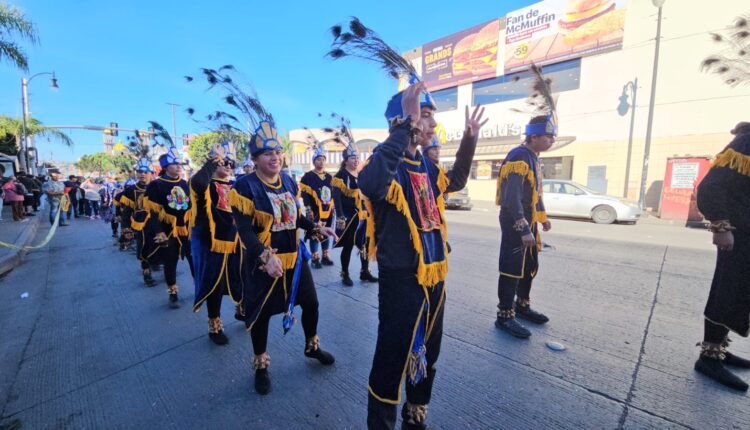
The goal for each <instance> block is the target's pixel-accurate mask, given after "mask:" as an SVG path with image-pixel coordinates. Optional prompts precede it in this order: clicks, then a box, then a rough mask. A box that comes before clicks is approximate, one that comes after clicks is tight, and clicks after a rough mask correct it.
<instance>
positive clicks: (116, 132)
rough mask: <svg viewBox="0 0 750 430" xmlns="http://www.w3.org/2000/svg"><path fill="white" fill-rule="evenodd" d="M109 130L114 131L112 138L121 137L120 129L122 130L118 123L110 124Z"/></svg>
mask: <svg viewBox="0 0 750 430" xmlns="http://www.w3.org/2000/svg"><path fill="white" fill-rule="evenodd" d="M109 128H110V129H111V131H112V136H118V135H119V130H118V129H119V128H120V125H119V124H118V123H116V122H110V123H109Z"/></svg>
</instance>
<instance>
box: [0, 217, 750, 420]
mask: <svg viewBox="0 0 750 430" xmlns="http://www.w3.org/2000/svg"><path fill="white" fill-rule="evenodd" d="M449 218H450V219H451V220H452V223H451V224H450V225H449V235H450V242H451V245H452V247H453V253H452V254H451V259H450V267H451V270H450V274H449V276H448V299H447V305H446V322H445V336H444V339H443V348H442V355H441V358H440V361H439V362H438V374H437V379H436V382H435V389H434V394H433V401H432V404H431V405H430V422H431V423H433V424H436V425H437V426H438V427H439V428H442V429H526V428H528V429H540V428H564V429H580V428H591V429H615V428H625V429H635V428H658V429H668V428H694V429H703V428H715V429H742V428H750V407H748V405H749V404H750V402H749V401H748V396H747V395H738V394H735V393H732V392H728V391H726V390H724V389H722V388H719V387H717V386H716V385H714V384H713V383H712V382H710V381H706V380H705V379H704V378H702V377H700V376H699V375H696V374H695V373H694V371H693V370H692V365H693V362H694V360H695V358H696V357H697V354H698V348H696V347H695V343H696V342H698V341H699V340H701V335H702V332H701V330H702V317H701V311H702V307H703V304H704V301H705V298H706V296H707V293H708V287H709V284H710V280H711V275H712V270H713V264H714V254H713V252H712V251H711V249H710V245H709V244H708V243H707V241H708V240H709V236H708V235H707V233H705V232H700V231H685V230H684V229H682V233H680V232H679V231H678V230H674V231H672V227H670V226H650V225H649V224H648V223H643V224H642V226H641V225H639V226H618V225H615V226H595V225H593V224H590V223H585V222H579V221H558V220H555V221H553V222H554V224H555V226H554V230H553V232H551V233H550V234H548V235H546V236H545V239H544V240H545V243H547V244H548V245H550V246H552V247H553V248H548V250H547V251H545V252H544V253H543V254H542V256H541V264H542V266H541V270H540V274H539V276H538V278H537V281H536V282H535V286H534V289H533V290H532V300H533V305H534V306H535V307H536V308H538V309H539V310H541V311H543V312H545V313H546V314H547V315H548V316H549V317H550V318H551V321H550V323H548V324H547V325H546V326H544V327H531V329H532V331H533V335H532V337H531V338H530V339H529V340H527V341H519V340H517V339H513V338H510V337H508V336H507V335H505V334H504V333H502V332H499V331H498V330H497V329H496V328H495V327H494V325H493V323H494V318H495V304H496V300H497V299H496V282H497V279H496V276H497V253H498V241H499V238H498V236H499V234H498V229H497V227H496V224H494V223H493V222H491V221H492V220H494V214H493V213H492V212H491V211H490V210H488V211H487V212H486V213H484V214H482V211H479V210H477V211H472V212H464V213H458V212H451V213H450V214H449ZM644 227H645V228H644ZM624 228H627V229H629V230H623V229H624ZM659 228H662V230H659ZM45 229H46V226H45V227H44V228H43V229H41V231H40V233H39V236H41V235H43V234H44V233H45V231H44V230H45ZM654 229H656V230H654ZM664 229H666V230H664ZM586 230H590V232H589V233H587V234H584V233H585V231H586ZM581 231H583V232H584V233H581ZM623 231H625V233H623ZM653 231H656V232H661V233H663V234H657V236H658V237H659V238H660V239H654V236H653V234H652V233H653ZM667 233H668V234H667ZM683 234H685V236H684V238H683V239H680V237H682V236H683ZM693 234H699V235H700V236H694V237H693ZM649 235H651V236H652V237H651V238H648V237H646V236H649ZM665 238H666V239H665ZM685 238H687V239H685ZM675 241H676V242H677V243H679V242H684V244H683V245H682V246H681V245H679V244H674V243H675ZM334 256H336V257H337V254H334ZM336 259H337V258H336ZM353 265H354V267H353V269H354V270H352V272H356V270H358V263H357V262H356V261H355V262H353ZM338 271H339V268H338V267H334V268H326V269H322V270H318V271H315V272H314V275H315V281H316V283H317V286H318V296H319V299H320V302H321V318H320V325H319V334H320V336H321V341H322V345H323V346H324V347H325V348H326V349H328V350H330V351H331V352H333V353H334V354H335V355H336V358H337V362H336V364H335V365H334V366H333V367H331V368H321V367H320V366H318V365H316V364H315V363H312V362H310V361H309V360H308V359H306V358H305V357H304V356H303V354H302V352H303V346H304V345H303V344H304V339H303V337H304V336H303V334H302V330H301V327H299V326H296V327H294V328H293V329H292V331H291V332H290V333H289V334H287V335H286V336H283V335H282V329H281V319H280V317H275V318H274V319H273V320H272V322H271V336H270V340H269V353H270V355H271V357H272V365H271V375H272V378H273V383H274V390H273V392H272V393H271V394H270V395H268V396H265V397H261V396H259V395H257V394H256V393H254V391H253V388H252V371H251V365H250V363H251V357H252V352H251V347H250V340H249V335H248V334H247V333H245V331H244V328H243V326H242V325H241V324H239V323H237V322H235V321H234V320H233V319H232V308H231V306H229V302H228V301H225V307H224V309H225V312H224V314H225V323H226V331H227V334H228V336H229V337H230V343H229V345H227V346H225V347H219V346H216V345H214V344H212V343H211V342H210V341H209V339H208V338H207V336H206V314H205V311H201V313H199V314H194V313H192V312H191V311H190V304H191V303H192V287H191V279H190V275H189V271H188V270H187V266H185V265H183V266H181V268H180V275H179V284H180V285H181V287H182V291H183V294H182V297H183V301H182V305H183V306H182V308H181V309H179V310H171V309H169V308H168V307H167V300H166V291H165V287H164V286H162V285H160V286H158V287H156V288H145V287H143V286H142V285H141V283H140V282H139V269H138V266H137V264H136V261H135V258H134V257H133V256H132V255H130V254H127V253H121V252H119V251H118V250H117V249H116V247H114V246H113V245H112V241H111V238H109V229H108V226H106V225H105V224H104V223H101V222H94V221H81V222H77V223H74V224H73V225H72V226H71V227H67V228H65V229H60V230H59V231H58V235H57V237H55V238H54V239H53V241H52V243H51V245H50V246H49V247H48V248H46V249H44V250H42V251H38V252H34V253H31V254H29V255H28V256H27V260H26V262H25V263H24V264H23V266H21V267H19V268H17V269H15V270H14V271H13V272H11V273H9V274H8V275H7V276H6V277H5V278H4V279H2V280H1V281H0V303H1V304H0V324H1V326H2V327H3V328H4V329H3V330H2V332H1V334H0V411H1V414H2V415H1V416H0V424H8V423H11V422H12V421H13V420H20V422H21V423H22V424H23V426H24V428H29V429H46V428H53V429H58V428H65V429H67V428H72V429H83V428H86V429H105V428H106V429H111V428H116V429H119V428H123V429H129V428H146V429H151V428H154V429H156V428H158V429H165V428H179V429H183V428H222V429H233V428H238V429H239V428H245V429H247V428H269V429H272V428H273V429H275V428H285V429H297V428H320V429H338V428H352V429H361V428H364V423H365V415H366V401H367V390H366V381H367V375H368V372H369V367H370V362H371V357H372V353H373V349H374V342H375V337H376V329H377V308H376V306H377V287H376V286H365V285H360V284H359V282H358V281H356V282H357V283H356V285H355V287H354V288H349V289H346V288H344V287H342V286H341V285H340V284H339V282H338ZM157 279H158V280H159V281H162V276H161V274H158V276H157ZM24 292H27V293H28V294H29V296H28V298H21V294H22V293H24ZM546 341H558V342H561V343H562V344H564V345H565V346H566V347H567V350H566V351H564V352H554V351H552V350H550V349H548V348H547V347H546V346H545V342H546ZM733 350H734V351H735V352H737V353H740V354H744V355H746V356H747V355H750V344H748V342H747V341H746V340H744V339H739V338H738V339H736V342H734V344H733ZM741 376H743V377H744V378H745V379H746V380H750V372H744V373H742V374H741Z"/></svg>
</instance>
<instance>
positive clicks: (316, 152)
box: [303, 127, 326, 161]
mask: <svg viewBox="0 0 750 430" xmlns="http://www.w3.org/2000/svg"><path fill="white" fill-rule="evenodd" d="M303 128H304V129H305V130H306V131H307V142H308V145H310V147H311V148H312V150H313V156H312V160H313V161H315V159H316V158H318V157H325V156H326V153H325V148H324V144H323V142H321V141H319V140H318V138H317V137H315V134H314V133H313V132H312V130H310V129H309V128H307V127H303Z"/></svg>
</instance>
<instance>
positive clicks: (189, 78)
mask: <svg viewBox="0 0 750 430" xmlns="http://www.w3.org/2000/svg"><path fill="white" fill-rule="evenodd" d="M185 80H186V81H187V82H193V77H192V76H185Z"/></svg>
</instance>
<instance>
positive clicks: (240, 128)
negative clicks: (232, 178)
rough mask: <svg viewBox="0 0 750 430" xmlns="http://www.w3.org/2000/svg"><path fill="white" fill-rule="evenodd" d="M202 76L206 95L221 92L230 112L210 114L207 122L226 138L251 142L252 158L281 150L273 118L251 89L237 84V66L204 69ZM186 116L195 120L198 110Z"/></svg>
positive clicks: (219, 111) (186, 77) (189, 77)
mask: <svg viewBox="0 0 750 430" xmlns="http://www.w3.org/2000/svg"><path fill="white" fill-rule="evenodd" d="M201 73H202V75H203V77H204V78H205V80H206V82H207V83H208V89H207V91H212V90H216V91H220V92H221V96H222V100H223V101H224V103H225V104H226V105H228V106H229V108H228V109H227V110H216V111H214V112H212V113H209V114H207V115H206V116H205V120H204V121H205V122H208V123H210V124H212V125H213V128H214V129H215V130H217V131H218V132H219V133H221V134H223V135H225V136H224V137H225V138H229V139H230V140H236V139H237V137H238V136H244V137H245V139H243V140H250V153H251V154H253V155H256V154H259V153H261V152H263V151H266V150H281V148H282V146H281V138H280V137H279V135H278V132H277V131H276V125H275V122H274V119H273V116H272V115H271V113H270V112H268V110H267V109H266V108H265V107H264V106H263V104H262V103H261V102H260V99H259V98H258V95H257V94H256V93H255V91H254V90H253V89H252V88H251V89H250V90H248V91H246V90H245V89H243V88H242V86H241V85H240V84H239V83H238V79H237V78H235V76H234V74H235V73H236V70H235V68H234V66H232V65H225V66H221V67H219V68H218V69H208V68H202V69H201ZM185 79H186V80H187V81H188V82H193V81H194V80H195V79H194V78H193V77H191V76H185ZM187 112H188V114H190V115H191V116H193V115H194V114H195V109H194V108H188V109H187ZM248 127H249V128H248ZM248 138H249V139H248Z"/></svg>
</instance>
